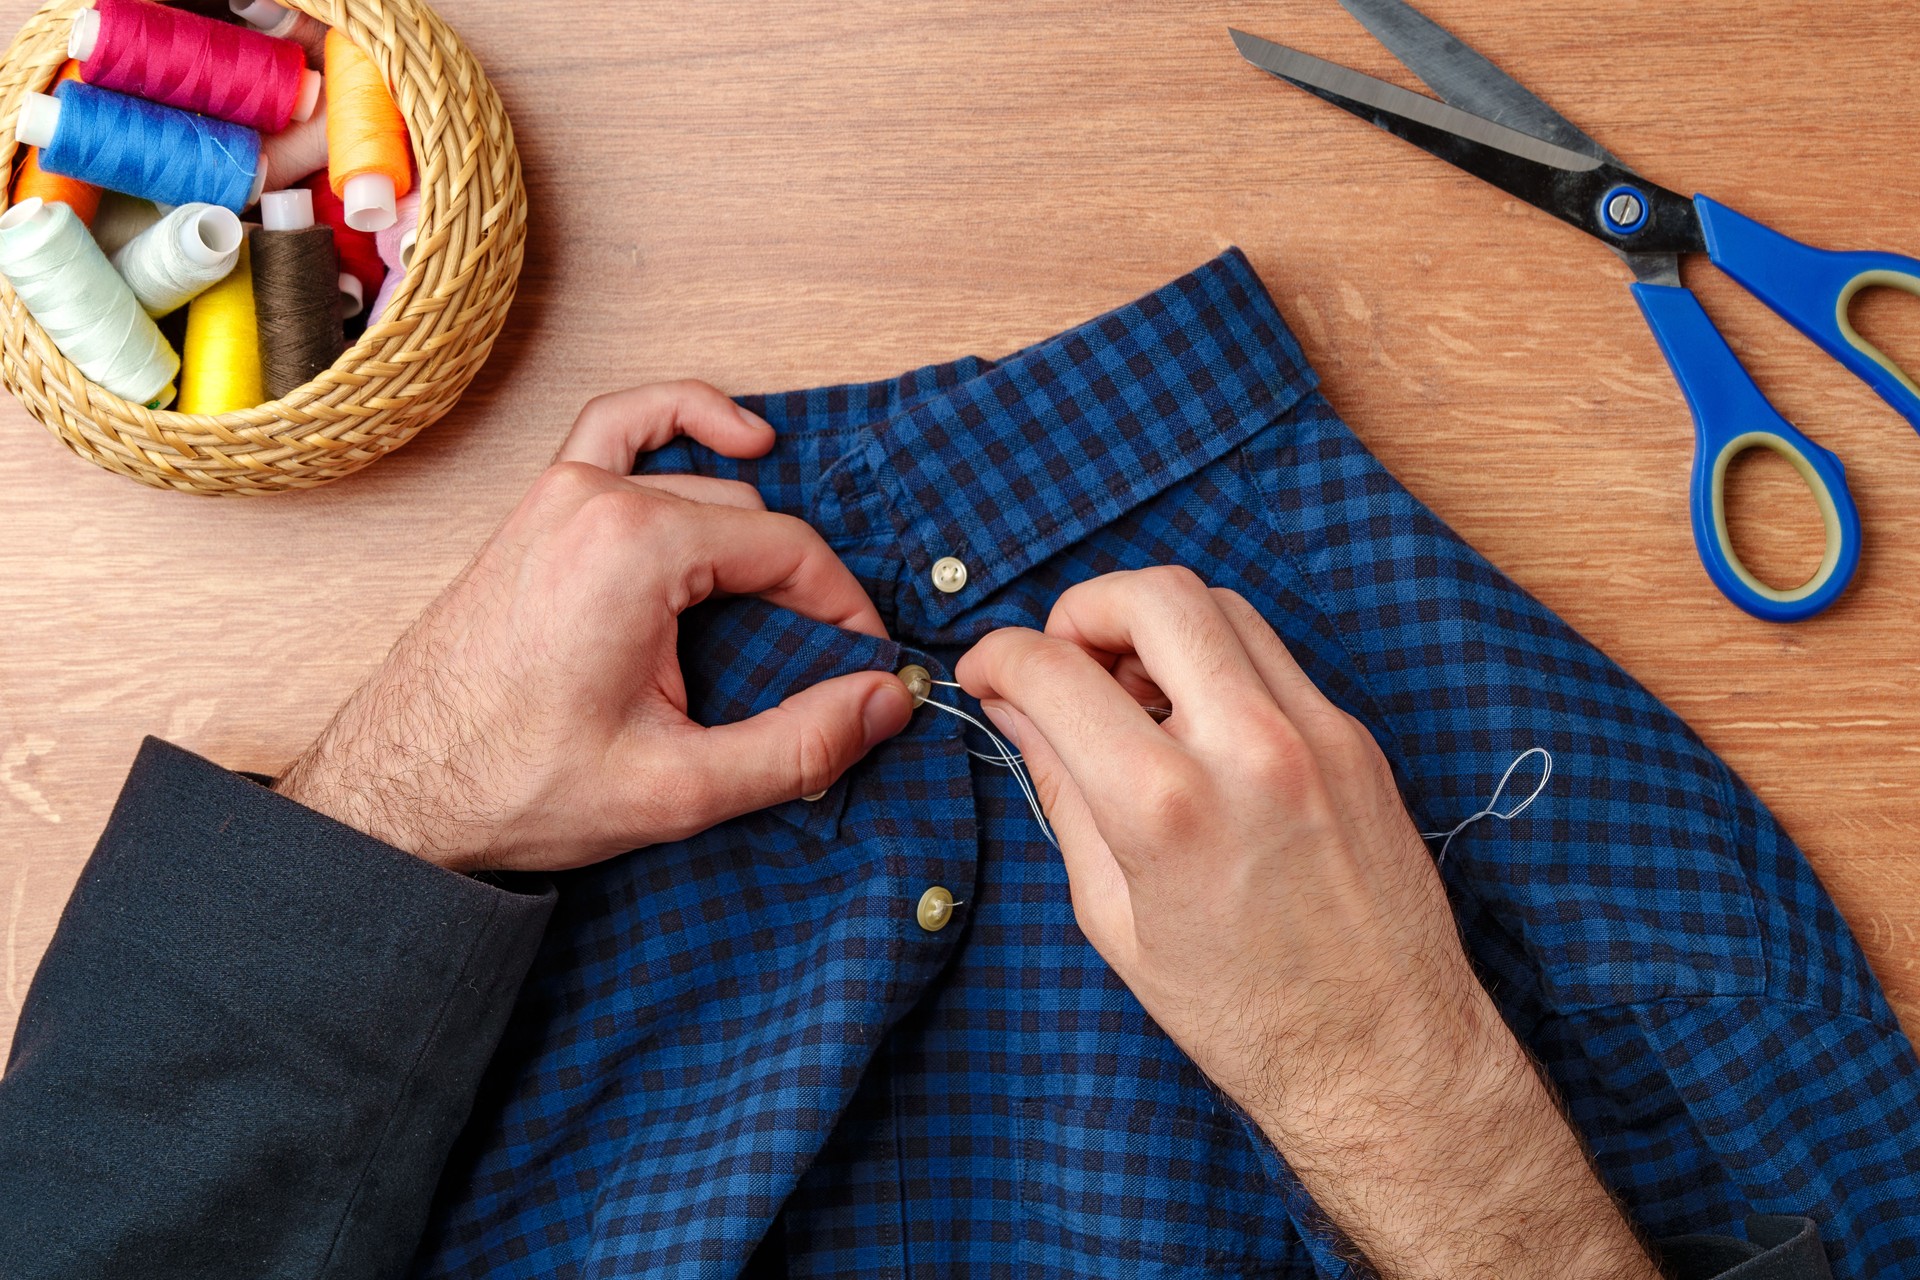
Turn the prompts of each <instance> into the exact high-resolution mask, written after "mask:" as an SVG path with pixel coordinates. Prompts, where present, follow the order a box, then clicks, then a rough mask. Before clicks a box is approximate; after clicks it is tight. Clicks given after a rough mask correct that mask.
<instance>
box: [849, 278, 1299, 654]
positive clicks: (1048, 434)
mask: <svg viewBox="0 0 1920 1280" xmlns="http://www.w3.org/2000/svg"><path fill="white" fill-rule="evenodd" d="M912 376H917V377H919V378H920V380H921V381H922V382H924V383H927V384H929V385H928V386H927V387H926V388H922V389H921V393H920V394H919V395H918V396H910V395H908V396H901V397H900V399H898V400H896V401H895V402H894V403H896V404H900V405H902V407H901V408H900V410H899V411H898V412H897V413H895V414H893V415H892V416H890V417H886V418H884V420H881V421H878V422H874V423H873V425H871V426H869V427H866V428H862V434H863V435H864V437H865V438H864V441H863V444H862V449H861V451H862V453H863V460H864V462H865V463H866V466H865V468H864V469H865V470H866V471H867V472H868V473H869V475H870V476H871V477H872V478H873V479H874V480H875V481H876V482H877V483H878V485H879V486H880V488H881V489H882V490H883V491H884V492H885V494H886V496H887V499H888V505H889V508H890V513H891V518H892V521H893V524H894V530H895V535H896V547H897V549H898V552H899V554H900V555H901V556H902V557H903V559H904V580H903V581H902V583H901V589H900V594H899V598H898V600H897V602H896V607H897V608H898V609H900V610H901V611H902V613H903V614H904V613H907V612H909V611H911V612H912V613H915V614H918V615H919V617H920V618H922V619H924V620H925V621H926V622H928V623H930V624H932V625H933V626H935V627H939V626H942V625H944V624H945V623H948V622H950V621H952V620H953V619H954V618H955V617H957V616H959V615H960V614H962V613H964V612H966V611H967V610H969V609H971V608H973V607H974V606H975V605H976V604H978V603H979V602H980V601H981V600H984V599H985V598H986V597H987V596H989V595H991V594H992V593H993V592H994V591H996V590H998V589H999V588H1000V587H1002V586H1004V585H1006V584H1007V583H1009V582H1011V581H1013V580H1014V579H1015V578H1017V577H1018V576H1019V575H1020V574H1022V573H1024V572H1026V571H1027V570H1028V569H1030V568H1032V567H1033V566H1034V565H1037V564H1039V563H1041V562H1042V561H1044V560H1046V559H1047V558H1048V557H1050V556H1052V555H1054V554H1055V553H1056V552H1058V551H1060V550H1062V549H1064V548H1066V547H1068V546H1071V545H1072V544H1074V543H1076V542H1078V541H1080V540H1081V539H1082V538H1085V537H1086V536H1087V535H1089V534H1091V533H1093V532H1095V531H1096V530H1098V529H1100V528H1102V527H1103V526H1105V525H1107V524H1109V523H1111V522H1112V521H1114V520H1115V519H1116V518H1118V517H1119V516H1120V515H1122V514H1123V513H1125V512H1126V511H1128V510H1130V509H1132V508H1133V507H1135V506H1137V505H1139V504H1140V503H1143V502H1145V501H1147V500H1148V499H1150V498H1152V497H1154V496H1155V495H1157V494H1159V493H1161V492H1163V491H1164V490H1166V489H1167V488H1168V487H1170V486H1172V485H1174V484H1177V483H1179V482H1180V481H1182V480H1184V479H1186V478H1187V477H1188V476H1190V475H1192V474H1193V473H1194V472H1195V471H1196V470H1198V469H1199V468H1201V467H1204V466H1206V465H1207V464H1208V463H1210V462H1212V461H1214V460H1215V459H1217V458H1219V457H1220V456H1221V455H1222V454H1224V453H1226V452H1227V451H1228V450H1230V449H1232V448H1234V447H1235V446H1237V445H1239V444H1240V443H1242V442H1243V441H1245V440H1246V439H1247V437H1249V436H1251V435H1252V434H1253V433H1254V432H1256V431H1258V430H1259V429H1260V428H1262V427H1264V426H1266V425H1268V424H1269V423H1271V422H1273V421H1274V419H1276V418H1277V417H1278V416H1279V415H1280V414H1282V413H1284V412H1286V410H1287V409H1289V408H1290V407H1291V406H1292V405H1293V404H1294V403H1295V402H1296V401H1298V400H1299V399H1300V397H1301V396H1303V395H1305V394H1306V393H1307V392H1308V391H1310V390H1312V389H1313V387H1314V385H1315V382H1316V378H1315V375H1314V373H1313V371H1312V369H1311V368H1310V367H1309V366H1308V365H1307V362H1306V359H1305V357H1304V356H1303V355H1302V353H1301V351H1300V348H1299V345H1298V344H1297V343H1296V342H1295V340H1294V338H1293V335H1292V334H1291V333H1289V332H1288V331H1287V327H1286V325H1285V324H1284V323H1283V322H1282V321H1281V319H1280V315H1279V312H1278V310H1277V309H1276V308H1275V307H1274V305H1273V301H1272V299H1271V298H1269V297H1268V296H1267V292H1266V289H1265V287H1264V286H1263V285H1262V284H1261V283H1260V279H1259V277H1258V276H1256V275H1255V274H1254V271H1253V268H1252V266H1251V265H1250V264H1249V263H1248V262H1247V259H1246V257H1245V256H1244V255H1243V254H1242V253H1241V252H1240V251H1239V250H1238V249H1230V250H1228V251H1227V252H1226V253H1224V254H1222V255H1221V256H1220V257H1218V258H1215V259H1214V260H1213V261H1212V262H1209V263H1207V264H1206V265H1205V266H1203V267H1201V268H1199V269H1198V270H1196V271H1193V272H1191V273H1189V274H1187V275H1185V276H1182V277H1180V278H1179V279H1178V280H1175V281H1173V282H1172V283H1170V284H1168V285H1166V286H1165V287H1163V288H1160V289H1157V290H1155V291H1154V292H1152V293H1150V294H1148V295H1146V296H1145V297H1143V298H1141V299H1139V300H1138V301H1136V302H1133V303H1129V304H1128V305H1127V306H1124V307H1121V308H1119V309H1118V310H1116V311H1111V312H1109V313H1107V314H1106V315H1103V316H1100V317H1098V318H1097V319H1094V320H1091V321H1088V322H1087V323H1085V324H1082V325H1080V326H1078V327H1077V328H1074V329H1070V330H1068V331H1067V332H1065V333H1063V334H1061V335H1059V336H1058V337H1055V338H1051V339H1048V340H1047V341H1045V342H1042V343H1040V344H1038V345H1037V346H1033V347H1029V348H1027V349H1026V350H1024V351H1021V352H1018V353H1016V354H1014V355H1012V356H1010V357H1008V358H1007V359H1005V360H1002V361H999V362H997V363H989V362H986V361H979V360H974V361H967V362H962V363H961V364H956V365H949V366H942V367H940V368H939V369H938V370H930V371H921V372H920V373H919V374H917V375H912ZM898 385H899V384H897V383H896V384H895V386H896V387H897V386H898ZM929 390H930V391H932V394H926V392H927V391H929ZM869 421H872V419H869ZM948 558H951V559H953V560H957V561H958V562H959V563H960V564H961V565H963V566H964V567H965V571H966V574H965V577H966V582H965V585H964V586H963V587H961V588H960V589H959V590H957V591H947V590H942V589H941V586H939V585H936V581H935V573H934V570H935V566H936V565H937V564H939V563H940V562H941V561H942V560H944V559H948ZM953 576H954V575H953V574H952V573H951V566H949V573H948V574H946V575H944V577H943V581H944V582H945V584H946V585H952V582H953Z"/></svg>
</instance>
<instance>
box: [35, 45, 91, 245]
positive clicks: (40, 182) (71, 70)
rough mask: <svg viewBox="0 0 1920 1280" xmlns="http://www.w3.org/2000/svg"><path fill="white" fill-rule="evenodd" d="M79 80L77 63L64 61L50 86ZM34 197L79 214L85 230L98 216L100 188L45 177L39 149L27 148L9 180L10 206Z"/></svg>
mask: <svg viewBox="0 0 1920 1280" xmlns="http://www.w3.org/2000/svg"><path fill="white" fill-rule="evenodd" d="M79 78H80V64H79V62H77V61H76V60H74V59H72V58H68V59H67V63H66V65H65V66H63V67H61V68H60V74H59V75H58V76H56V77H55V78H54V84H55V85H58V84H59V83H60V81H62V80H78V79H79ZM48 92H52V90H48ZM34 196H39V197H40V198H41V199H42V200H45V201H47V202H48V203H49V204H52V203H54V202H56V201H57V202H58V203H60V204H64V205H66V206H67V207H68V208H70V209H72V210H73V211H74V212H75V213H77V214H79V215H80V221H81V222H83V223H85V224H86V225H87V226H92V225H93V218H94V215H95V214H97V213H99V212H100V188H98V187H96V186H93V185H91V184H89V183H85V182H81V181H79V180H78V179H76V178H68V177H63V176H62V175H60V174H57V173H48V172H47V171H46V170H45V169H42V168H41V167H40V148H38V147H28V148H26V159H24V160H22V161H21V162H20V176H19V177H17V178H15V179H14V180H13V203H15V204H19V203H20V202H21V201H22V200H28V199H31V198H33V197H34Z"/></svg>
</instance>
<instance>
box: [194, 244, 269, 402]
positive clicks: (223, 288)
mask: <svg viewBox="0 0 1920 1280" xmlns="http://www.w3.org/2000/svg"><path fill="white" fill-rule="evenodd" d="M183 354H184V356H185V360H184V362H183V363H182V365H181V369H180V405H179V409H180V412H181V413H232V412H233V411H234V410H236V409H251V408H253V407H254V406H255V405H257V404H260V403H262V402H264V401H265V400H266V396H265V395H264V394H262V392H261V386H260V334H259V325H258V323H257V322H256V320H255V316H254V307H253V268H252V264H251V262H250V255H249V253H248V250H247V244H246V241H244V240H243V241H242V242H241V244H240V254H239V257H237V258H236V259H235V260H234V264H233V270H232V271H230V272H228V273H227V278H226V279H225V280H222V281H221V282H220V283H219V284H216V285H214V286H213V288H211V289H208V290H207V291H206V292H205V293H203V294H201V295H200V296H199V297H197V298H195V299H194V300H193V302H192V303H190V304H189V305H188V307H187V340H186V343H185V344H184V351H183Z"/></svg>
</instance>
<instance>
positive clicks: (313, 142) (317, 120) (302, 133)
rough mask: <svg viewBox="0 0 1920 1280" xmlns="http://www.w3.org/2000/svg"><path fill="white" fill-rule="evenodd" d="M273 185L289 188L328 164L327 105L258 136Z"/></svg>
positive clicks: (261, 153)
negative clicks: (273, 130)
mask: <svg viewBox="0 0 1920 1280" xmlns="http://www.w3.org/2000/svg"><path fill="white" fill-rule="evenodd" d="M260 155H261V157H262V158H263V159H264V160H265V161H266V162H267V169H268V170H269V171H270V172H271V173H272V174H273V181H274V185H275V186H280V187H290V186H292V185H293V184H294V183H296V182H299V181H300V180H301V179H303V178H306V177H308V176H309V175H311V174H315V173H319V172H320V171H321V170H322V169H325V168H326V167H327V104H326V103H324V102H323V103H321V104H320V109H319V110H317V111H315V112H314V113H313V114H312V115H311V116H309V117H307V118H306V119H305V120H302V121H300V122H299V123H298V124H290V125H288V126H287V127H286V128H284V129H282V130H281V131H280V132H278V133H274V134H268V135H267V136H266V137H264V138H262V139H260Z"/></svg>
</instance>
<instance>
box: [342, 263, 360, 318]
mask: <svg viewBox="0 0 1920 1280" xmlns="http://www.w3.org/2000/svg"><path fill="white" fill-rule="evenodd" d="M366 305H367V291H366V289H365V288H363V287H362V286H361V284H360V277H359V276H356V275H354V274H353V273H351V272H348V271H342V272H341V273H340V318H341V319H342V320H351V319H353V318H354V317H355V316H357V315H359V314H360V313H361V311H363V310H365V308H366Z"/></svg>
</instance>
